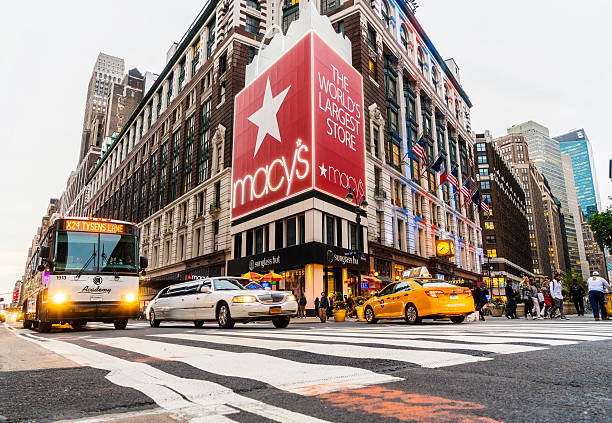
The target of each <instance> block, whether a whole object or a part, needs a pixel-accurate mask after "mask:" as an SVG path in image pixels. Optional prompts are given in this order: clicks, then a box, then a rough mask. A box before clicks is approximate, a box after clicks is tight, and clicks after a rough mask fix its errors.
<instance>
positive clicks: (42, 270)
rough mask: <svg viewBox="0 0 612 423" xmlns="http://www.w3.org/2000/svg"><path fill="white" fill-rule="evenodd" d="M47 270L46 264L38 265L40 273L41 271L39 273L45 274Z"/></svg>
mask: <svg viewBox="0 0 612 423" xmlns="http://www.w3.org/2000/svg"><path fill="white" fill-rule="evenodd" d="M46 268H47V267H46V266H45V265H44V264H39V265H38V271H39V272H44V271H45V269H46Z"/></svg>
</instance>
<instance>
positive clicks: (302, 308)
mask: <svg viewBox="0 0 612 423" xmlns="http://www.w3.org/2000/svg"><path fill="white" fill-rule="evenodd" d="M306 303H307V301H306V295H304V292H302V295H300V300H299V303H298V317H306Z"/></svg>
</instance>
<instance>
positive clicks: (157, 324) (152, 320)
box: [149, 310, 159, 328]
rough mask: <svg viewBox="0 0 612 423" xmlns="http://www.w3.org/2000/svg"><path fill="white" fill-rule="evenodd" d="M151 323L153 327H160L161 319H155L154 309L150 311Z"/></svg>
mask: <svg viewBox="0 0 612 423" xmlns="http://www.w3.org/2000/svg"><path fill="white" fill-rule="evenodd" d="M149 324H150V325H151V327H152V328H158V327H159V320H157V319H155V312H154V311H153V310H151V311H150V312H149Z"/></svg>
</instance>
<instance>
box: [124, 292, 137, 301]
mask: <svg viewBox="0 0 612 423" xmlns="http://www.w3.org/2000/svg"><path fill="white" fill-rule="evenodd" d="M137 298H138V297H137V296H136V294H126V296H125V301H127V302H128V303H133V302H134V301H136V299H137Z"/></svg>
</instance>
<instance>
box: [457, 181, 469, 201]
mask: <svg viewBox="0 0 612 423" xmlns="http://www.w3.org/2000/svg"><path fill="white" fill-rule="evenodd" d="M459 191H460V192H461V194H463V198H465V204H470V202H471V201H472V193H471V191H470V180H469V179H468V180H467V181H465V184H463V186H462V187H461V189H460V190H459Z"/></svg>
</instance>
